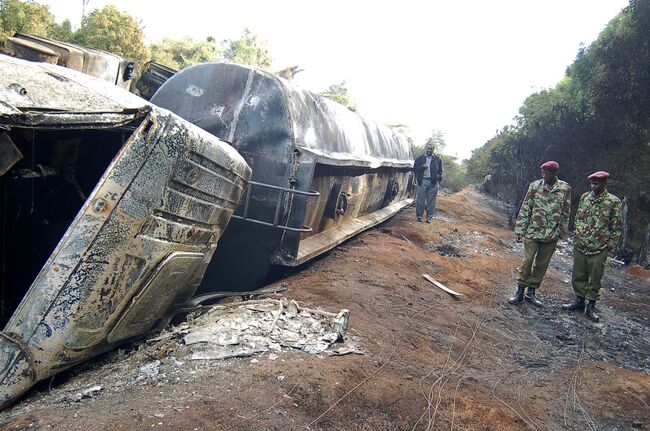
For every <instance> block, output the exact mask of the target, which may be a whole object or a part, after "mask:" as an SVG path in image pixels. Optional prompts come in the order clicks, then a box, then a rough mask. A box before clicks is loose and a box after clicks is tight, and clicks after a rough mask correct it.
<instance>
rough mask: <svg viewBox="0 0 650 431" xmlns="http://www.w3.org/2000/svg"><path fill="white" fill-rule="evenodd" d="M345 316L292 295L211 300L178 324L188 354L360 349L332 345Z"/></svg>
mask: <svg viewBox="0 0 650 431" xmlns="http://www.w3.org/2000/svg"><path fill="white" fill-rule="evenodd" d="M349 316H350V311H349V310H346V309H343V310H340V311H339V312H338V313H336V314H335V313H328V312H325V311H321V310H312V309H308V308H303V307H300V306H299V305H298V303H296V302H295V301H293V300H291V301H289V300H287V299H281V300H276V299H264V300H258V301H246V302H238V303H233V304H227V305H216V306H214V307H212V308H211V309H210V310H209V311H208V312H206V313H204V314H202V315H200V316H199V317H197V318H196V319H195V320H194V321H193V322H192V324H191V325H188V326H183V327H181V328H178V329H177V330H178V331H179V332H180V334H181V335H183V341H184V342H185V344H186V345H188V346H192V352H191V356H190V359H192V360H201V359H225V358H232V357H245V356H251V355H253V354H256V353H262V352H266V351H269V350H272V351H281V350H282V348H283V347H290V348H294V349H301V350H304V351H306V352H309V353H312V354H324V355H343V354H348V353H361V352H359V351H358V350H356V349H355V348H354V347H350V346H346V345H344V344H343V343H341V344H339V345H338V347H339V348H338V349H333V348H331V346H332V344H333V343H335V342H337V341H343V336H344V334H345V331H346V330H347V327H348V319H349Z"/></svg>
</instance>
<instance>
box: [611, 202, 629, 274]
mask: <svg viewBox="0 0 650 431" xmlns="http://www.w3.org/2000/svg"><path fill="white" fill-rule="evenodd" d="M621 219H622V224H623V234H622V235H621V238H620V239H619V240H618V244H616V248H615V249H614V257H616V259H619V260H622V261H623V262H625V263H626V264H627V263H629V262H630V260H631V257H632V256H631V253H630V250H631V248H630V225H629V223H628V217H627V196H625V197H624V198H623V209H622V211H621Z"/></svg>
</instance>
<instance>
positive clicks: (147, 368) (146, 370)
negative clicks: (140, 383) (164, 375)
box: [140, 360, 160, 378]
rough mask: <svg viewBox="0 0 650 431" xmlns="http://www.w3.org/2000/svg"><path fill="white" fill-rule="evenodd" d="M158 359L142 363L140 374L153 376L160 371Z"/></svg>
mask: <svg viewBox="0 0 650 431" xmlns="http://www.w3.org/2000/svg"><path fill="white" fill-rule="evenodd" d="M159 367H160V361H159V360H155V361H153V362H150V363H148V364H147V365H143V366H142V367H140V375H142V376H145V377H149V378H154V377H156V376H157V375H158V374H159V373H160V368H159Z"/></svg>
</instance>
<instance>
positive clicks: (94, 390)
mask: <svg viewBox="0 0 650 431" xmlns="http://www.w3.org/2000/svg"><path fill="white" fill-rule="evenodd" d="M101 390H102V387H101V386H93V387H91V388H88V389H85V390H83V391H81V392H79V393H76V394H75V395H74V396H73V397H72V401H74V402H77V403H78V402H79V401H81V400H83V399H85V398H92V397H94V396H95V395H97V394H98V393H99V392H100V391H101Z"/></svg>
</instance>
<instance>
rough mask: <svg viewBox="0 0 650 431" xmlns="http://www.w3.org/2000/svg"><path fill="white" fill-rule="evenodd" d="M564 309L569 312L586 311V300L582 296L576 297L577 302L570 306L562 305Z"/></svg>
mask: <svg viewBox="0 0 650 431" xmlns="http://www.w3.org/2000/svg"><path fill="white" fill-rule="evenodd" d="M562 309H564V310H567V311H580V312H582V311H585V298H583V297H582V296H576V300H575V301H573V302H572V303H570V304H564V305H562Z"/></svg>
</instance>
